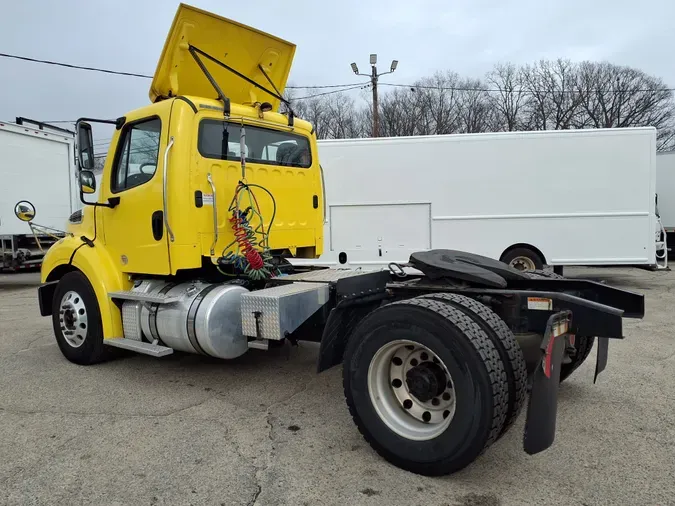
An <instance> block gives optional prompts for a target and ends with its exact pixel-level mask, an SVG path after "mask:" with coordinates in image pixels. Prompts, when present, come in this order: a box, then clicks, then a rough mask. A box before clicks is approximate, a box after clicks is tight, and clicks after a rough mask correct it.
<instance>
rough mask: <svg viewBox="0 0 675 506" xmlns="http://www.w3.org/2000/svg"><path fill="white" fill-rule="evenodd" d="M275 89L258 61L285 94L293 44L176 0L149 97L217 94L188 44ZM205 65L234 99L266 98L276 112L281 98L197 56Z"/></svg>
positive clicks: (209, 95)
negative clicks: (174, 13)
mask: <svg viewBox="0 0 675 506" xmlns="http://www.w3.org/2000/svg"><path fill="white" fill-rule="evenodd" d="M190 46H194V47H196V48H197V49H200V50H201V51H203V52H205V53H207V54H209V55H210V56H212V57H213V58H215V59H217V60H219V61H221V62H222V63H224V64H226V65H228V66H229V67H231V68H233V69H234V70H236V71H237V72H239V73H241V74H243V75H245V76H246V77H248V78H249V79H252V80H253V81H255V82H257V83H258V84H260V85H262V86H264V87H265V88H267V89H269V90H271V91H274V89H273V88H272V86H271V85H270V83H269V81H268V80H267V79H266V78H265V75H264V74H263V72H262V71H261V70H260V68H259V67H258V65H261V66H262V67H263V68H264V69H265V71H266V74H267V76H268V77H269V79H270V80H271V81H272V82H273V83H274V86H276V88H277V89H278V90H279V93H283V92H284V88H285V87H286V80H287V79H288V74H289V73H290V71H291V64H292V63H293V56H294V55H295V44H291V43H290V42H287V41H285V40H282V39H279V38H277V37H274V36H273V35H269V34H267V33H264V32H261V31H259V30H256V29H255V28H251V27H249V26H246V25H242V24H240V23H237V22H235V21H231V20H229V19H226V18H222V17H220V16H216V15H215V14H211V13H209V12H206V11H203V10H200V9H197V8H195V7H191V6H189V5H185V4H180V6H179V7H178V11H177V12H176V17H175V18H174V20H173V24H172V25H171V31H170V32H169V36H168V37H167V39H166V42H165V43H164V49H163V50H162V55H161V56H160V58H159V63H158V64H157V70H156V71H155V75H154V77H153V79H152V85H151V86H150V100H151V101H152V102H155V101H156V100H157V99H158V98H166V97H169V96H176V95H194V96H198V97H205V98H216V97H217V93H216V91H215V89H214V88H213V86H212V85H211V83H209V81H208V79H207V78H206V76H205V75H204V73H203V72H202V70H201V69H200V68H199V66H198V65H197V62H196V61H195V60H194V58H193V57H192V55H191V54H190V52H189V47H190ZM201 60H202V62H203V63H204V65H205V67H206V69H207V70H208V71H209V72H210V73H211V75H212V76H213V77H214V79H215V81H216V82H217V83H218V86H220V89H221V90H223V93H224V94H225V96H226V97H227V98H229V99H230V100H231V101H232V102H236V103H240V104H246V103H254V102H269V103H271V104H272V106H273V107H274V110H277V108H278V107H279V100H278V99H276V98H274V97H273V96H270V95H269V94H268V93H266V92H265V91H263V90H261V89H259V88H256V87H255V86H254V85H253V84H251V83H249V82H247V81H246V80H244V79H242V78H241V77H240V76H237V75H236V74H234V73H233V72H231V71H229V70H227V69H225V68H223V67H221V66H220V65H218V64H217V63H215V62H212V61H210V60H209V59H208V58H206V57H204V56H201Z"/></svg>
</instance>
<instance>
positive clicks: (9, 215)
mask: <svg viewBox="0 0 675 506" xmlns="http://www.w3.org/2000/svg"><path fill="white" fill-rule="evenodd" d="M73 143H74V139H73V137H72V136H68V135H67V134H61V133H55V132H51V131H45V130H40V129H34V128H29V127H26V126H23V125H15V124H12V123H4V122H0V240H1V242H0V246H1V249H0V253H2V254H1V255H0V267H5V268H18V267H25V266H28V265H39V264H40V263H41V258H42V256H43V252H42V251H41V250H40V248H39V247H37V244H35V242H34V241H33V236H32V234H31V231H30V228H29V227H28V225H27V224H26V223H24V222H22V221H20V220H19V219H17V217H16V216H15V215H14V206H15V205H16V203H17V202H18V201H19V200H28V201H29V202H31V203H32V204H33V205H34V206H35V208H36V209H37V213H36V215H35V223H37V224H39V225H44V226H47V227H51V228H54V229H58V230H65V228H66V223H67V221H68V218H69V216H70V215H71V214H72V213H73V211H75V210H76V209H80V208H81V205H80V204H79V194H78V193H77V191H75V190H76V189H77V183H76V180H75V176H76V174H75V170H74V159H73V156H74V150H73ZM49 243H50V241H49V240H48V239H47V240H46V241H45V244H47V245H48V244H49Z"/></svg>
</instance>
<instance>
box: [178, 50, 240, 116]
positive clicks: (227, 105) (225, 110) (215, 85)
mask: <svg viewBox="0 0 675 506" xmlns="http://www.w3.org/2000/svg"><path fill="white" fill-rule="evenodd" d="M188 51H190V54H191V55H192V57H193V58H194V59H195V61H196V62H197V65H199V68H200V69H202V72H204V75H205V76H206V78H207V79H208V80H209V82H210V83H211V86H213V88H214V89H215V90H216V93H217V94H218V99H219V100H222V101H223V115H224V116H225V117H226V118H227V117H229V116H230V99H229V98H227V97H226V96H225V94H224V93H223V90H221V89H220V86H218V83H217V82H216V80H215V79H214V78H213V76H212V75H211V72H209V71H208V70H207V68H206V66H205V65H204V62H203V61H202V59H201V58H200V57H199V55H198V54H197V53H201V54H202V55H204V56H206V57H207V58H210V59H213V58H211V57H210V56H209V55H207V54H206V53H204V52H203V51H200V50H199V49H197V48H196V47H194V46H190V47H189V49H188Z"/></svg>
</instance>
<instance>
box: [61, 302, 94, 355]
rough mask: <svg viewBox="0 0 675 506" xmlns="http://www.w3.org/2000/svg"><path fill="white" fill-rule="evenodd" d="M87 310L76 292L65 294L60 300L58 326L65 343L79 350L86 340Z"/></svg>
mask: <svg viewBox="0 0 675 506" xmlns="http://www.w3.org/2000/svg"><path fill="white" fill-rule="evenodd" d="M88 324H89V322H88V320H87V308H86V307H85V305H84V301H83V300H82V297H81V296H80V295H79V294H78V293H77V292H73V291H70V292H66V293H65V294H64V295H63V297H62V298H61V305H60V309H59V325H60V326H61V333H62V334H63V337H64V339H65V340H66V342H67V343H68V344H69V345H70V346H72V347H73V348H79V347H80V346H82V344H83V343H84V340H85V339H86V338H87V327H88Z"/></svg>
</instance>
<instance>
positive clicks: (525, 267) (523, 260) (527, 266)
mask: <svg viewBox="0 0 675 506" xmlns="http://www.w3.org/2000/svg"><path fill="white" fill-rule="evenodd" d="M509 265H510V266H511V267H513V268H515V269H518V270H519V271H534V270H536V269H537V266H536V265H534V260H532V259H531V258H529V257H525V256H520V257H516V258H514V259H513V260H511V261H510V262H509Z"/></svg>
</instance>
